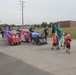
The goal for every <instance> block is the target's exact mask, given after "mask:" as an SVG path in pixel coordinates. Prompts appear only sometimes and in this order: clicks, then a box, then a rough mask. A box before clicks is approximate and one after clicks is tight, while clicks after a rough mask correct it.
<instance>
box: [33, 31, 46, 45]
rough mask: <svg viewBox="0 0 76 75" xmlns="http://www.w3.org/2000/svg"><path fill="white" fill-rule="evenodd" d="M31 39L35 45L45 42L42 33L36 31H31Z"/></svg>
mask: <svg viewBox="0 0 76 75" xmlns="http://www.w3.org/2000/svg"><path fill="white" fill-rule="evenodd" d="M32 39H33V44H36V45H43V44H47V40H46V39H45V35H44V34H40V33H38V32H32Z"/></svg>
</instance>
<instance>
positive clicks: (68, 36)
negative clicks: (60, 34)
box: [65, 34, 71, 54]
mask: <svg viewBox="0 0 76 75" xmlns="http://www.w3.org/2000/svg"><path fill="white" fill-rule="evenodd" d="M65 42H66V48H67V50H66V53H69V54H70V43H71V38H70V34H67V38H66V39H65Z"/></svg>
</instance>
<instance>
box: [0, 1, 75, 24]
mask: <svg viewBox="0 0 76 75" xmlns="http://www.w3.org/2000/svg"><path fill="white" fill-rule="evenodd" d="M25 1H26V3H24V6H25V7H24V23H25V24H34V23H35V24H40V23H42V22H47V23H50V22H56V21H64V20H74V21H76V0H25ZM20 6H21V5H20V1H19V0H0V21H1V23H2V24H5V23H6V24H21V10H20V9H21V7H20Z"/></svg>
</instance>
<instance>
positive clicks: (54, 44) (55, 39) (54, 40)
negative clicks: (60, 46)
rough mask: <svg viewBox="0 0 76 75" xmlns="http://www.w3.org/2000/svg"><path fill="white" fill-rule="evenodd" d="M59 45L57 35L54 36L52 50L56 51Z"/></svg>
mask: <svg viewBox="0 0 76 75" xmlns="http://www.w3.org/2000/svg"><path fill="white" fill-rule="evenodd" d="M56 45H57V37H56V33H54V34H53V46H52V48H51V49H52V50H54V47H55V48H56Z"/></svg>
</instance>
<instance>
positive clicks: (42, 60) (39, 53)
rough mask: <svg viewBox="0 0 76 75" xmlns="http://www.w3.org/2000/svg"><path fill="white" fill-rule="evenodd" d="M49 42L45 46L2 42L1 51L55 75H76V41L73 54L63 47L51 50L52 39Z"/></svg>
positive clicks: (73, 45) (72, 49) (73, 42)
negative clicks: (15, 44) (14, 44)
mask: <svg viewBox="0 0 76 75" xmlns="http://www.w3.org/2000/svg"><path fill="white" fill-rule="evenodd" d="M0 41H1V38H0ZM48 43H49V44H47V45H43V46H36V45H32V44H31V43H22V45H19V46H9V45H6V44H3V43H1V44H2V45H1V48H2V49H0V52H2V53H5V54H7V55H10V56H12V57H15V58H17V59H20V60H22V61H24V62H26V63H28V64H30V65H32V66H35V67H37V68H40V69H43V70H45V71H47V72H50V73H52V74H55V75H76V44H75V43H76V41H75V40H73V41H72V48H71V54H66V53H65V50H64V49H63V48H61V49H60V50H51V45H52V44H51V39H48Z"/></svg>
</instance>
